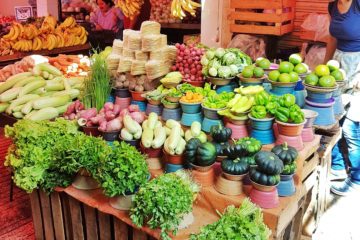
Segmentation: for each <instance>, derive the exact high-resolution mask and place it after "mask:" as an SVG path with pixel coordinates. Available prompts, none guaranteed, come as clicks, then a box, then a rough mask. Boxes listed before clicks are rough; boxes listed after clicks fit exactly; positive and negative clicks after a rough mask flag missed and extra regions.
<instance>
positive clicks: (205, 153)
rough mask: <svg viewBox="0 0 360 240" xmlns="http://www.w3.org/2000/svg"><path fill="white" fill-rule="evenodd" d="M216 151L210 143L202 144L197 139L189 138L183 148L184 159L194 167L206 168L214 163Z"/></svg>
mask: <svg viewBox="0 0 360 240" xmlns="http://www.w3.org/2000/svg"><path fill="white" fill-rule="evenodd" d="M216 155H217V151H216V147H215V145H214V144H213V143H211V142H204V143H202V142H201V141H200V139H198V138H191V139H190V140H189V141H188V142H187V143H186V147H185V153H184V156H185V159H186V161H187V162H188V163H190V164H193V165H195V166H200V167H207V166H211V165H212V164H214V163H215V159H216Z"/></svg>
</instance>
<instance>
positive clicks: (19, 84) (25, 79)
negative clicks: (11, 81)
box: [14, 76, 44, 87]
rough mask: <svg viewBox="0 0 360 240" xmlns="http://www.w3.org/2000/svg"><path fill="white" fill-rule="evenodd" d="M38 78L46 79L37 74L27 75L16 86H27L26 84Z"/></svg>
mask: <svg viewBox="0 0 360 240" xmlns="http://www.w3.org/2000/svg"><path fill="white" fill-rule="evenodd" d="M36 80H44V79H43V78H42V77H36V76H31V77H26V78H24V79H22V80H20V81H18V82H17V83H16V84H15V85H14V87H23V86H25V85H26V84H28V83H31V82H33V81H36Z"/></svg>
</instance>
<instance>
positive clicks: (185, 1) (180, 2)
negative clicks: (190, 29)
mask: <svg viewBox="0 0 360 240" xmlns="http://www.w3.org/2000/svg"><path fill="white" fill-rule="evenodd" d="M200 7H201V4H200V3H197V2H194V1H192V0H172V3H171V14H172V15H173V16H174V17H177V18H180V19H183V18H184V17H186V14H185V12H188V13H190V14H191V15H192V16H196V9H197V8H200Z"/></svg>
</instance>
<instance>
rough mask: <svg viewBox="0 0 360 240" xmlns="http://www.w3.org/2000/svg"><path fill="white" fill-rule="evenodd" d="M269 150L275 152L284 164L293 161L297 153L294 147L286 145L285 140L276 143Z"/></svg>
mask: <svg viewBox="0 0 360 240" xmlns="http://www.w3.org/2000/svg"><path fill="white" fill-rule="evenodd" d="M271 152H273V153H275V155H276V156H278V157H279V158H280V160H281V161H283V163H284V164H285V165H286V164H290V163H293V162H294V161H295V160H296V159H297V157H298V155H299V153H298V151H297V150H296V148H294V147H291V146H288V144H287V142H284V143H283V144H280V145H276V146H275V147H273V149H271Z"/></svg>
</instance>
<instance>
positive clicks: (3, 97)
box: [0, 87, 22, 102]
mask: <svg viewBox="0 0 360 240" xmlns="http://www.w3.org/2000/svg"><path fill="white" fill-rule="evenodd" d="M21 89H22V88H21V87H17V88H11V89H9V90H6V91H5V92H3V93H2V94H0V102H10V101H11V100H14V99H15V98H16V97H17V96H18V95H19V92H20V91H21Z"/></svg>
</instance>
